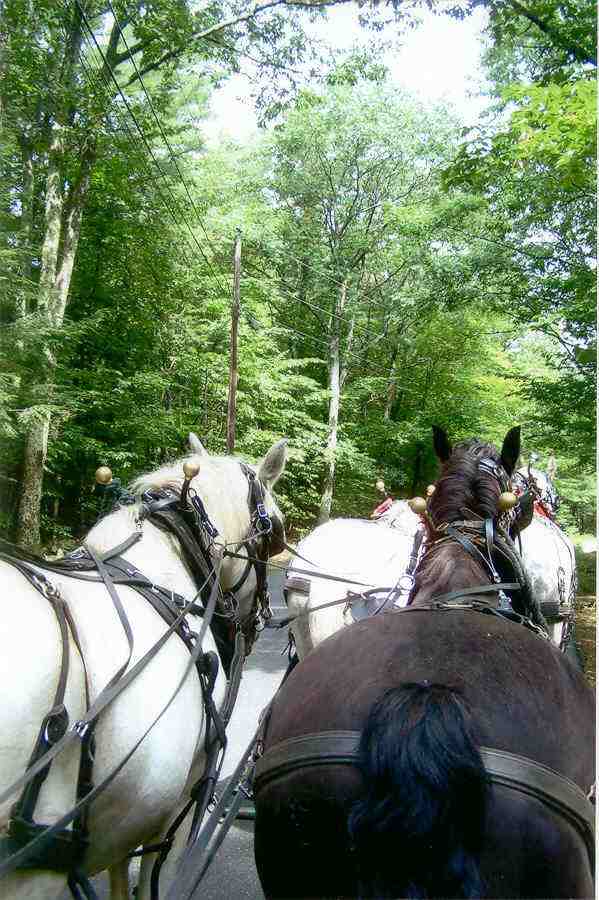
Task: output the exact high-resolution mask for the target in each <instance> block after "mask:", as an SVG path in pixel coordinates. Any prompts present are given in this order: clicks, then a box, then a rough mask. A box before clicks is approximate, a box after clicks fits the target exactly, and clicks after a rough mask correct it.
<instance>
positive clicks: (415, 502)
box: [408, 497, 426, 516]
mask: <svg viewBox="0 0 599 900" xmlns="http://www.w3.org/2000/svg"><path fill="white" fill-rule="evenodd" d="M408 506H409V507H410V509H411V510H412V512H414V513H416V515H419V516H421V515H422V514H423V513H425V512H426V500H425V499H424V497H412V499H411V500H408Z"/></svg>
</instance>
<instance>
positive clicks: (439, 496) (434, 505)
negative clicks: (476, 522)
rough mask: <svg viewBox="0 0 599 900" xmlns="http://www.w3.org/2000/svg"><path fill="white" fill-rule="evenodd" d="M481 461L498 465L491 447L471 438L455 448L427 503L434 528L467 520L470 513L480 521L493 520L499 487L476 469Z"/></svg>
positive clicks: (495, 450) (497, 454)
mask: <svg viewBox="0 0 599 900" xmlns="http://www.w3.org/2000/svg"><path fill="white" fill-rule="evenodd" d="M481 459H492V460H493V462H495V463H497V464H498V465H501V457H500V454H499V451H498V450H497V448H496V447H494V446H493V445H492V444H485V443H483V442H482V441H480V440H477V439H471V440H469V441H462V442H461V443H459V444H456V445H455V447H454V448H453V451H452V454H451V456H450V457H449V459H448V460H447V462H446V463H444V465H443V469H442V471H441V477H440V478H439V480H438V481H437V485H436V490H435V493H434V494H433V495H432V497H431V499H430V500H429V504H428V505H429V514H430V517H431V519H432V521H433V523H434V525H435V526H437V527H438V526H439V525H442V524H444V523H445V522H455V521H456V520H458V519H465V518H466V519H467V518H469V517H470V515H471V513H475V514H476V515H478V516H481V517H482V518H483V519H488V518H491V519H493V518H495V516H496V515H497V498H498V496H499V486H498V483H497V481H496V479H495V478H493V476H492V475H490V474H489V473H488V472H485V471H484V470H483V469H480V468H479V462H480V460H481Z"/></svg>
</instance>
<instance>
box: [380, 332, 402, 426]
mask: <svg viewBox="0 0 599 900" xmlns="http://www.w3.org/2000/svg"><path fill="white" fill-rule="evenodd" d="M398 353H399V345H398V346H396V347H395V348H394V350H393V355H392V356H391V362H390V365H389V381H388V382H387V399H386V401H385V412H384V413H383V419H384V420H385V422H389V421H390V419H391V413H392V412H393V407H394V405H395V401H396V399H397V370H396V368H395V364H396V362H397V354H398Z"/></svg>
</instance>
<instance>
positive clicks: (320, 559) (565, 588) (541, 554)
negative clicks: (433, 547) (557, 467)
mask: <svg viewBox="0 0 599 900" xmlns="http://www.w3.org/2000/svg"><path fill="white" fill-rule="evenodd" d="M522 472H523V473H525V474H528V470H527V469H526V470H522ZM532 474H533V475H534V476H535V478H536V479H538V485H539V488H540V490H541V491H542V496H543V497H544V498H546V500H545V502H548V499H549V498H550V497H552V498H553V497H555V496H556V495H555V489H554V488H553V485H552V484H551V482H549V481H548V479H546V476H544V473H542V472H537V470H533V472H532ZM420 525H421V520H420V517H419V516H417V515H416V514H415V513H413V512H412V510H411V509H410V507H409V506H408V504H407V502H406V501H405V500H399V501H395V502H394V503H393V504H392V505H391V506H390V507H389V509H388V510H387V511H386V512H384V513H383V514H382V515H381V516H380V517H379V518H378V519H377V520H376V522H375V523H372V522H368V521H366V520H364V519H331V521H330V522H327V523H325V524H324V525H320V526H318V527H317V528H315V529H314V531H313V532H311V533H310V534H309V535H307V536H306V537H305V538H303V539H302V540H301V541H300V542H299V544H298V546H297V552H298V553H299V554H301V556H302V557H305V558H306V559H307V560H309V562H310V563H312V564H313V565H308V564H307V563H306V562H305V561H304V560H301V559H294V560H293V562H292V563H291V564H290V566H289V568H288V575H287V580H286V588H285V598H286V600H287V605H288V607H289V614H290V616H297V618H296V619H295V620H294V621H293V622H291V624H290V631H291V633H292V635H293V640H294V643H295V646H296V649H297V655H298V657H299V659H300V660H301V659H303V658H304V657H305V656H306V654H307V653H309V652H310V651H311V650H313V649H314V647H316V646H317V644H319V643H320V642H321V641H323V640H324V639H325V638H327V637H329V636H330V635H331V634H334V633H335V632H336V631H338V630H339V629H341V628H342V627H344V626H346V625H351V624H352V622H353V621H354V618H353V616H352V614H351V612H350V610H349V609H348V608H347V607H346V606H345V605H344V604H343V603H342V602H340V603H338V604H337V605H333V606H329V607H326V608H324V609H317V607H321V606H322V605H323V604H327V603H331V602H333V601H335V600H339V601H341V600H342V599H343V598H344V597H346V596H347V593H348V591H353V592H360V591H361V590H368V589H369V588H375V587H381V588H382V587H387V588H389V587H391V586H393V585H395V584H396V583H397V582H398V580H399V579H400V577H401V576H402V574H403V573H404V572H405V570H406V568H407V566H408V561H409V559H410V555H411V553H412V548H413V543H414V536H415V533H416V530H417V528H418V527H419V526H420ZM520 541H521V548H522V550H521V553H522V560H523V563H524V567H525V569H526V571H527V573H528V575H529V577H530V579H531V582H532V589H533V594H534V596H535V597H537V598H538V599H539V601H540V603H541V609H542V610H543V613H544V615H545V618H546V619H547V624H548V627H549V630H550V634H551V637H552V639H553V641H554V642H555V643H556V644H557V645H558V646H561V645H562V643H563V640H564V638H566V637H567V633H568V629H567V623H568V620H569V617H570V616H571V614H572V613H573V600H574V595H575V593H576V563H575V556H574V546H573V544H572V541H571V540H570V538H569V537H568V536H567V535H566V534H565V533H564V532H563V531H562V530H561V529H560V528H559V527H558V526H557V525H556V524H555V522H553V521H550V520H549V519H547V518H546V517H543V516H540V515H537V514H535V515H534V516H533V520H532V522H531V524H530V525H529V526H528V527H527V528H525V529H524V530H523V531H522V532H521V536H520ZM517 546H518V545H517ZM298 569H304V570H308V571H310V570H312V569H313V570H314V571H315V572H320V573H321V574H323V573H324V574H329V575H336V576H339V580H329V579H324V578H320V577H317V576H316V575H311V574H306V573H305V572H303V573H301V574H299V573H297V570H298ZM344 579H348V580H344ZM350 580H351V581H359V582H362V583H365V584H366V587H364V588H361V587H359V586H356V585H352V584H350V583H349V581H350ZM383 593H384V592H383ZM405 599H407V597H406V596H405V595H403V600H404V602H405Z"/></svg>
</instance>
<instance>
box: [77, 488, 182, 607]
mask: <svg viewBox="0 0 599 900" xmlns="http://www.w3.org/2000/svg"><path fill="white" fill-rule="evenodd" d="M136 515H137V507H136V506H125V507H121V508H120V509H117V510H115V512H112V513H109V515H107V516H105V517H104V518H103V519H101V520H100V521H99V522H98V523H97V524H96V525H94V527H93V528H92V529H91V531H90V532H89V534H88V535H87V537H86V539H85V542H86V544H89V545H91V546H92V547H93V548H94V550H95V551H96V552H98V553H105V552H106V551H108V550H112V549H114V548H115V547H118V546H119V544H121V543H123V542H124V541H126V540H127V539H128V538H130V537H131V536H132V535H133V534H134V533H135V530H136V524H135V518H136ZM141 534H142V538H141V540H138V541H136V542H135V543H134V544H132V545H131V546H130V547H129V548H128V549H126V550H125V551H124V552H123V553H122V556H123V558H124V559H126V560H127V561H128V562H130V563H131V564H132V565H134V566H135V567H136V568H137V569H139V571H140V572H142V573H143V574H144V575H145V576H146V578H149V579H150V581H152V582H154V583H155V584H159V585H162V586H163V587H168V588H170V589H171V590H173V591H175V593H177V594H182V595H183V596H189V595H191V594H193V593H195V590H196V589H195V585H194V582H193V580H192V578H191V576H190V574H189V571H188V569H187V567H186V566H185V563H184V561H183V556H182V552H181V547H180V544H179V541H178V540H177V539H176V538H175V537H174V536H173V535H171V534H168V533H167V532H165V531H163V530H162V529H160V528H157V527H156V526H154V525H152V523H151V522H144V523H143V526H142V531H141Z"/></svg>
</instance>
